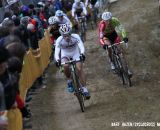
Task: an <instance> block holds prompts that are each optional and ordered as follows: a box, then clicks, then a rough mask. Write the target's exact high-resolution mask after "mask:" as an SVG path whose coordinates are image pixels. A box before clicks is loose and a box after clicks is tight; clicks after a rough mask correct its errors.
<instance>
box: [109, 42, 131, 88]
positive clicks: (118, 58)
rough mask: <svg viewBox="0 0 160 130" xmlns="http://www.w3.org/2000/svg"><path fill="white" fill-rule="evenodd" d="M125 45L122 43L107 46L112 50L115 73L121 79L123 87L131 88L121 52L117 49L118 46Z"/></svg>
mask: <svg viewBox="0 0 160 130" xmlns="http://www.w3.org/2000/svg"><path fill="white" fill-rule="evenodd" d="M123 43H125V42H124V41H122V42H119V43H114V44H111V45H109V46H108V48H111V49H112V61H113V64H114V66H115V72H116V74H118V76H119V77H120V78H121V80H122V83H123V85H125V84H127V85H128V86H130V87H131V86H132V82H131V77H130V76H129V74H128V66H127V64H126V62H125V59H124V54H123V52H122V51H121V50H120V49H119V48H118V45H120V44H123Z"/></svg>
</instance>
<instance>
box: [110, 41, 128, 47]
mask: <svg viewBox="0 0 160 130" xmlns="http://www.w3.org/2000/svg"><path fill="white" fill-rule="evenodd" d="M123 43H125V42H124V41H121V42H118V43H114V44H112V45H108V48H111V47H112V46H116V45H119V44H123ZM126 44H127V43H126Z"/></svg>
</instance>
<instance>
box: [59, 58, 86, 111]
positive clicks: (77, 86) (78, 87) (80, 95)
mask: <svg viewBox="0 0 160 130" xmlns="http://www.w3.org/2000/svg"><path fill="white" fill-rule="evenodd" d="M77 62H78V61H76V60H72V59H70V60H69V61H67V62H65V63H62V65H64V64H69V65H70V68H71V75H72V80H73V86H74V89H75V93H74V94H75V95H76V96H77V99H78V101H79V104H80V107H81V111H82V112H84V109H85V107H84V97H83V93H82V89H81V83H80V81H79V77H78V75H77V72H76V63H77Z"/></svg>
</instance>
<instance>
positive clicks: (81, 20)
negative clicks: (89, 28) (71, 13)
mask: <svg viewBox="0 0 160 130" xmlns="http://www.w3.org/2000/svg"><path fill="white" fill-rule="evenodd" d="M77 18H78V24H79V27H80V37H81V39H82V41H83V42H84V41H85V40H86V38H85V33H86V30H85V16H82V17H77Z"/></svg>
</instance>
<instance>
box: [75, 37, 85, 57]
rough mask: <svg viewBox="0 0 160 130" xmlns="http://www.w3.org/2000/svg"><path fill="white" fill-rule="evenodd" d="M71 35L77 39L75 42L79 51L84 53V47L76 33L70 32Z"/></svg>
mask: <svg viewBox="0 0 160 130" xmlns="http://www.w3.org/2000/svg"><path fill="white" fill-rule="evenodd" d="M72 35H73V36H74V37H75V38H76V39H77V44H78V47H79V49H80V53H81V54H84V53H85V48H84V44H83V42H82V40H81V38H80V36H79V35H78V34H72Z"/></svg>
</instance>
